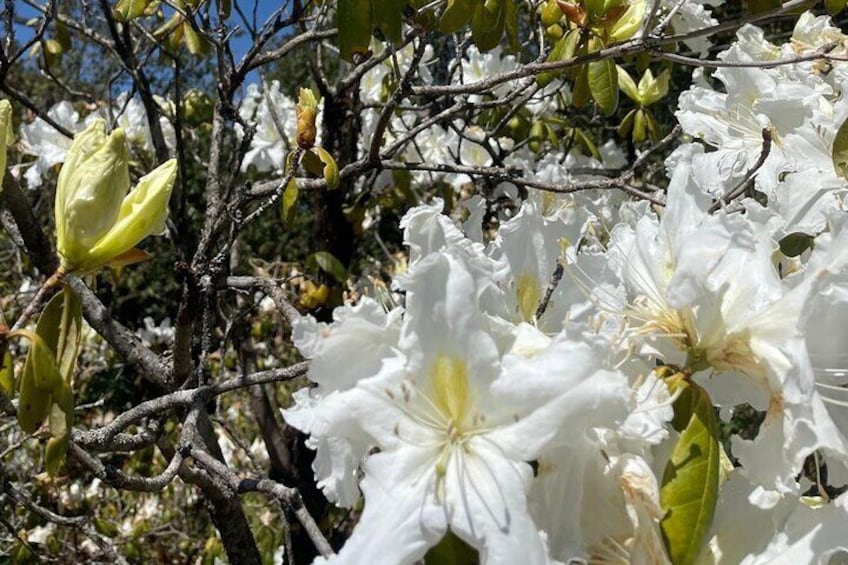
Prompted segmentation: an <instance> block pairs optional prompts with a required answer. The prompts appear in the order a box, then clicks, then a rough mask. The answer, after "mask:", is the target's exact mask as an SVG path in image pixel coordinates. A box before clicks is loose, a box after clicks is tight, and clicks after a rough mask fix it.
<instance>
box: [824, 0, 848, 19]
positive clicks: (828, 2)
mask: <svg viewBox="0 0 848 565" xmlns="http://www.w3.org/2000/svg"><path fill="white" fill-rule="evenodd" d="M845 4H846V2H845V0H824V7H825V9H826V10H827V13H828V14H830V15H831V16H835V15H836V14H838V13H839V12H841V11H842V10H844V9H845Z"/></svg>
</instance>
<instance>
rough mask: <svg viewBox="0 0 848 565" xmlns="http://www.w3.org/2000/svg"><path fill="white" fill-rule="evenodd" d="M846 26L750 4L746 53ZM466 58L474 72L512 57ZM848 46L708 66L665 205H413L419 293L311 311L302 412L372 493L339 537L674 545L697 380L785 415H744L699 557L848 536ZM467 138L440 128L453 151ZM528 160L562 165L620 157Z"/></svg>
mask: <svg viewBox="0 0 848 565" xmlns="http://www.w3.org/2000/svg"><path fill="white" fill-rule="evenodd" d="M685 6H686V7H687V9H688V8H690V6H689V5H688V4H686V5H685ZM699 8H700V4H699ZM692 13H693V14H694V13H695V12H692ZM699 13H703V8H701V12H699ZM687 14H688V12H686V11H685V10H681V12H680V14H679V16H678V17H679V18H684V17H686V15H687ZM678 25H682V24H678ZM832 43H836V44H837V47H836V51H837V52H838V53H842V52H843V51H844V50H845V49H846V47H848V38H846V36H845V35H843V34H842V33H841V32H840V31H839V30H838V29H836V28H833V27H832V26H831V25H830V23H829V20H827V18H824V17H815V16H813V15H811V14H805V15H803V16H802V17H801V18H800V20H799V22H798V24H797V27H796V29H795V32H794V33H793V35H792V37H791V38H790V40H789V41H788V42H787V43H785V44H784V45H781V46H776V45H772V44H771V43H768V42H766V41H765V40H764V39H763V35H762V31H761V30H759V29H758V28H754V27H751V26H748V27H745V28H743V29H742V30H741V31H740V33H739V36H738V40H737V41H736V43H734V44H733V45H732V46H731V47H730V49H728V50H727V51H726V52H725V53H724V54H723V55H722V59H723V60H725V61H728V62H746V61H748V62H750V61H753V60H760V61H761V60H764V59H765V60H772V59H777V58H780V57H786V56H788V55H790V54H791V55H795V56H797V55H799V54H802V55H803V54H808V53H811V52H815V51H816V50H817V49H819V48H821V46H822V45H824V44H832ZM830 48H832V45H830ZM478 55H479V54H472V56H478ZM480 57H488V58H490V59H492V60H493V61H494V63H493V64H495V66H496V67H497V68H500V66H502V65H506V66H509V65H510V64H513V63H511V62H510V61H509V59H508V58H502V57H501V56H500V55H498V54H497V53H495V54H494V55H492V54H488V55H485V56H480ZM398 58H399V59H401V57H398ZM465 63H466V62H463V67H464V71H465V76H466V77H467V78H468V79H469V80H474V73H478V74H481V75H482V74H485V72H487V71H485V70H477V69H476V68H475V65H481V64H483V63H480V62H479V61H478V62H468V64H467V65H466V64H465ZM845 69H846V67H845V66H844V65H839V64H837V63H834V64H832V65H831V64H830V63H828V64H827V68H824V66H823V63H821V61H817V62H816V61H811V62H803V63H796V64H792V65H783V66H776V67H774V68H770V69H764V68H752V67H745V66H744V65H741V66H729V67H725V68H722V69H720V70H718V71H716V72H715V73H714V74H713V78H715V79H717V80H718V81H720V82H721V83H722V84H723V86H724V90H723V91H718V90H716V89H715V88H714V87H713V86H711V84H714V83H710V82H709V81H707V80H706V77H704V76H703V75H701V76H698V77H696V80H695V83H694V84H693V86H692V88H691V89H690V90H689V91H687V92H685V93H684V94H683V95H682V96H681V100H680V110H679V112H678V114H677V116H678V119H679V120H680V123H681V125H682V126H683V129H684V131H686V132H687V133H688V134H690V135H691V136H693V137H695V138H697V139H698V140H700V141H702V143H687V144H684V145H682V146H680V147H678V148H677V149H676V150H675V151H674V152H673V153H672V154H671V155H670V156H669V157H668V159H667V160H666V169H667V173H668V189H667V196H666V200H665V202H664V206H662V207H660V206H651V205H649V203H647V202H644V201H643V202H639V203H635V202H632V201H625V200H623V199H621V198H617V197H614V196H611V194H610V193H609V192H598V193H593V192H588V191H587V192H585V193H580V194H579V195H557V194H551V193H538V192H532V191H531V193H530V195H529V197H527V198H526V199H524V200H523V201H520V202H519V203H518V204H517V211H516V212H515V213H513V214H508V215H504V216H503V217H501V218H500V222H499V225H498V227H497V230H496V231H495V232H490V233H487V234H486V236H485V237H484V233H483V230H482V229H481V218H482V216H481V214H482V211H481V210H482V199H480V198H479V197H475V198H472V199H469V200H466V201H465V202H463V203H462V206H464V207H465V208H467V211H468V212H469V214H468V217H467V219H466V221H465V223H464V224H463V225H462V226H460V225H458V223H457V222H455V221H454V220H453V219H452V218H451V217H450V216H449V215H446V214H445V213H443V208H444V204H443V202H442V201H440V200H435V201H434V202H433V203H432V204H429V205H427V204H425V205H419V206H417V207H414V208H412V209H411V210H409V211H408V212H407V214H406V215H405V216H404V219H403V221H402V224H401V226H402V227H403V228H404V242H405V244H406V246H407V248H408V265H407V267H406V269H405V270H404V271H403V272H401V273H398V274H397V275H396V276H395V278H394V281H393V285H394V287H393V288H394V290H395V291H396V293H397V296H399V297H401V298H402V300H401V302H402V303H403V305H402V306H401V305H398V306H395V307H393V308H391V309H387V308H384V307H383V306H382V305H381V304H379V303H378V302H376V301H375V300H373V299H371V298H368V297H364V298H362V299H360V300H359V302H358V303H356V304H355V305H346V306H343V307H340V308H338V309H336V311H335V312H334V316H333V321H332V323H329V324H327V323H319V322H316V321H315V320H314V319H313V318H312V317H310V316H305V317H303V318H301V319H300V320H298V321H297V322H296V324H295V328H294V341H295V345H296V346H297V347H298V349H299V350H300V352H301V353H302V354H303V355H304V356H305V357H306V358H308V359H310V360H311V365H310V370H309V379H310V380H311V381H312V382H313V383H314V386H312V387H309V388H305V389H302V390H300V391H298V392H297V393H296V394H295V404H294V406H292V407H291V408H289V409H287V410H284V417H285V419H286V421H287V422H288V423H289V425H291V426H293V427H295V428H297V429H299V430H301V431H303V432H305V433H307V434H308V435H309V439H308V445H309V446H310V447H311V448H313V449H315V450H316V459H315V463H314V467H313V468H314V471H315V478H316V481H317V483H318V485H319V487H320V488H321V489H322V490H323V492H324V494H325V495H326V496H327V497H328V499H330V500H331V501H332V502H334V503H335V504H337V505H339V506H342V507H354V506H356V505H357V504H358V501H359V499H360V496H361V497H362V498H363V499H364V510H363V511H362V514H361V517H360V520H359V524H358V525H357V527H356V529H355V530H354V532H353V535H352V536H351V537H350V538H349V539H348V540H347V542H346V543H345V545H344V547H343V548H342V549H341V551H340V553H339V554H338V555H337V556H335V557H333V558H332V559H330V561H332V562H340V563H365V562H392V563H414V562H416V561H417V560H419V559H421V558H422V557H424V556H425V554H426V553H427V551H428V550H429V549H430V548H432V547H434V546H435V545H436V544H438V543H439V542H440V540H442V539H443V538H444V536H445V534H446V532H448V531H450V532H452V533H453V534H455V535H456V536H458V537H459V538H461V539H462V540H463V541H464V542H465V543H467V544H468V545H470V546H472V547H473V548H475V549H476V550H477V551H478V552H479V555H480V558H481V562H483V563H517V562H521V563H549V562H564V563H565V562H570V561H572V560H586V561H589V562H599V563H600V562H604V563H606V562H629V563H664V562H668V561H669V556H668V551H669V550H668V546H667V543H668V540H667V539H666V540H664V538H666V537H667V536H668V535H669V534H667V531H666V530H665V529H664V528H665V527H666V526H665V525H664V522H665V520H667V519H668V517H669V509H668V508H667V507H666V504H665V501H664V500H663V494H661V491H663V490H664V489H665V488H666V484H667V483H668V482H669V478H668V477H667V476H665V475H664V474H663V468H664V466H665V465H666V461H667V460H668V457H669V455H668V454H669V453H670V452H671V451H672V450H673V449H674V448H675V445H676V444H679V442H680V441H681V438H682V437H683V436H684V435H685V433H686V432H685V431H681V426H680V425H679V423H678V422H676V420H677V416H676V413H677V411H678V406H677V400H679V399H680V398H681V395H683V394H685V393H684V392H683V388H685V387H683V388H682V387H681V386H680V382H681V379H683V380H685V381H686V382H687V383H691V386H693V387H697V388H698V390H702V391H704V393H705V394H706V395H708V398H709V399H710V401H711V403H712V404H713V405H715V406H717V407H719V408H720V415H721V417H722V418H724V419H727V418H730V417H731V416H732V415H733V413H734V412H735V411H736V410H739V409H740V407H742V406H750V407H753V408H754V409H755V410H757V411H760V412H761V413H762V415H763V419H762V423H761V424H760V425H759V430H758V431H757V433H756V437H755V438H754V439H750V440H748V439H741V438H739V437H736V436H734V437H733V438H732V445H731V446H730V447H731V451H730V455H731V456H732V458H733V459H731V457H730V456H729V454H727V453H725V451H724V450H723V449H721V448H719V451H720V456H719V459H720V461H718V463H715V464H716V465H717V468H718V471H717V475H718V477H719V478H718V479H717V481H718V482H719V483H720V485H721V490H720V494H719V495H718V496H717V499H718V501H717V505H716V510H715V517H714V519H713V520H712V523H711V525H709V524H708V525H707V528H708V529H706V530H705V536H704V543H703V544H702V546H703V548H702V549H700V550H699V551H700V554H699V553H698V552H697V551H696V553H694V554H693V555H691V556H690V557H691V558H692V559H693V560H694V559H695V558H698V559H701V560H702V561H703V562H716V563H718V562H721V563H737V562H743V561H744V562H746V563H766V562H768V563H772V562H776V560H781V562H787V563H788V562H810V561H811V560H813V558H812V557H811V556H815V559H823V560H824V561H823V562H826V561H827V559H828V558H829V556H831V555H833V554H835V553H837V552H839V551H848V546H846V543H845V540H844V538H843V537H842V536H840V535H839V533H838V531H840V529H844V525H845V524H846V521H848V511H846V498H845V496H838V495H839V494H840V492H841V490H840V489H838V488H836V489H833V488H832V487H829V486H828V484H827V481H825V480H822V470H823V469H826V470H828V471H829V475H830V480H831V482H832V483H834V484H840V479H841V478H844V477H848V475H846V471H848V465H846V464H848V445H847V444H846V437H848V427H847V426H848V418H846V416H848V412H846V408H845V405H846V401H848V394H846V390H848V388H845V386H846V384H848V367H846V364H845V361H844V355H843V354H842V344H843V343H844V339H845V337H846V336H848V326H846V323H845V320H846V319H848V317H846V316H844V315H841V314H844V313H845V309H846V305H848V300H846V298H845V297H846V296H848V269H846V262H847V261H848V229H846V228H845V219H846V216H845V211H844V204H843V198H844V191H845V189H846V187H848V182H846V180H845V178H844V176H843V175H844V172H843V171H840V170H839V168H838V166H837V167H835V166H834V164H833V159H832V157H831V154H832V152H833V144H834V138H835V137H836V130H837V129H838V126H839V124H841V123H842V122H844V121H845V118H846V116H848V111H846V110H844V109H843V108H845V106H846V103H845V101H844V97H843V96H842V92H843V89H844V88H845V87H846V86H848V76H846V75H845ZM539 111H540V112H541V113H544V112H545V110H544V109H540V110H539ZM390 129H391V128H390ZM764 132H765V133H764ZM441 138H442V143H441V144H431V145H425V144H419V145H417V148H418V150H419V151H426V150H430V149H432V150H434V151H435V150H441V151H444V150H448V151H449V150H450V149H449V146H450V143H451V141H450V136H449V135H443V136H441ZM463 143H469V141H468V140H467V139H466V140H464V141H463ZM471 143H473V140H472V141H471ZM481 143H497V142H496V141H495V140H491V139H487V140H486V141H485V142H481ZM446 148H447V149H446ZM460 154H461V151H460V152H459V153H457V154H456V155H455V156H458V155H460ZM605 154H606V156H607V158H608V159H615V158H616V157H615V151H614V150H612V149H611V148H607V149H606V150H605ZM420 157H421V158H423V159H427V158H428V157H425V156H424V155H421V156H420ZM433 159H434V160H443V159H437V158H433ZM510 159H512V160H513V162H514V163H516V164H521V165H520V166H523V167H525V168H526V169H527V170H528V172H532V173H533V174H535V175H537V176H540V177H543V176H544V175H551V176H553V177H557V176H559V177H560V178H561V176H562V175H563V172H564V170H565V169H569V168H576V167H581V168H583V169H586V168H588V169H589V170H590V171H591V168H592V167H598V166H600V163H598V162H597V161H596V160H594V159H590V158H587V157H582V156H580V155H579V154H578V153H574V152H572V153H570V154H568V155H559V156H558V155H547V156H544V157H538V156H536V155H531V154H530V152H526V151H525V152H522V151H517V152H515V153H513V154H512V155H511V156H510ZM461 160H462V162H464V161H465V160H466V157H465V156H463V157H461ZM475 164H477V165H478V166H485V165H486V162H485V159H481V161H480V162H477V163H475ZM752 178H753V179H755V180H754V181H753V188H749V187H748V186H747V185H748V184H749V181H751V179H752ZM500 190H501V191H502V194H505V195H509V196H510V197H515V192H514V187H511V186H509V185H508V183H505V184H504V186H502V187H500ZM672 373H674V375H675V376H674V377H671V378H670V377H669V375H670V374H672ZM711 410H712V406H710V411H711ZM711 417H712V416H711ZM810 462H812V463H813V467H814V469H815V472H814V473H810V472H809V466H810V465H809V464H810ZM667 469H668V467H666V474H667V472H668V471H667ZM816 474H818V476H816ZM842 482H844V481H842ZM710 511H711V510H710ZM699 543H700V541H699ZM699 547H700V545H699ZM696 550H697V548H696Z"/></svg>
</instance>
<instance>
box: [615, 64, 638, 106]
mask: <svg viewBox="0 0 848 565" xmlns="http://www.w3.org/2000/svg"><path fill="white" fill-rule="evenodd" d="M615 70H616V72H617V73H618V87H619V88H620V89H621V91H622V92H623V93H624V94H626V95H627V97H628V98H630V99H631V100H633V101H634V102H636V103H637V104H639V103H641V100H640V98H641V97H640V96H639V88H638V87H637V86H636V82H635V81H634V80H633V77H631V76H630V73H628V72H627V71H626V70H624V68H623V67H620V66H618V65H616V66H615Z"/></svg>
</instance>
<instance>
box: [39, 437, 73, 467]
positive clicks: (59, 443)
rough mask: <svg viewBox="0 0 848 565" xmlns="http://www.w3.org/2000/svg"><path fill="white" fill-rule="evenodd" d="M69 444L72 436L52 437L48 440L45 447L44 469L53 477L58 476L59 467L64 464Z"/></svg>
mask: <svg viewBox="0 0 848 565" xmlns="http://www.w3.org/2000/svg"><path fill="white" fill-rule="evenodd" d="M69 444H70V436H64V437H51V438H50V439H48V440H47V445H46V446H45V447H44V468H45V470H46V471H47V474H48V475H50V476H51V477H54V476H56V474H57V473H58V472H59V467H61V465H62V463H64V461H65V455H66V454H67V453H68V445H69Z"/></svg>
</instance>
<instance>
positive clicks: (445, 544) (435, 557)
mask: <svg viewBox="0 0 848 565" xmlns="http://www.w3.org/2000/svg"><path fill="white" fill-rule="evenodd" d="M479 562H480V557H479V555H478V554H477V550H476V549H474V548H473V547H471V546H470V545H468V544H467V543H465V542H464V541H462V540H461V539H459V538H458V537H457V536H456V534H454V533H453V532H451V531H448V533H447V534H445V537H443V538H442V540H441V541H440V542H439V543H437V544H436V545H435V546H433V547H431V548H430V550H429V551H428V552H427V554H426V555H425V556H424V565H476V564H477V563H479Z"/></svg>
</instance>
